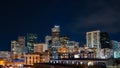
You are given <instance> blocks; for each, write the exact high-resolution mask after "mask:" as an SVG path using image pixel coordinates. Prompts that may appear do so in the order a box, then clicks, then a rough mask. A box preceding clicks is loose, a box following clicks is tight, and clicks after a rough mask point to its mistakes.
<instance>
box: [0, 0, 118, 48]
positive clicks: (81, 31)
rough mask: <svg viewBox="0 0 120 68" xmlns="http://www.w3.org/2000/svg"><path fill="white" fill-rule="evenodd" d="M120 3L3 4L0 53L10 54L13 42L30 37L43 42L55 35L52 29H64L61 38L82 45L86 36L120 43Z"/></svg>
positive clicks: (55, 0)
mask: <svg viewBox="0 0 120 68" xmlns="http://www.w3.org/2000/svg"><path fill="white" fill-rule="evenodd" d="M119 3H120V1H119V0H116V1H112V0H109V1H106V0H98V1H94V0H93V1H89V0H85V1H80V0H76V1H72V0H66V1H64V0H51V1H48V0H46V1H32V0H29V1H22V0H20V1H19V0H18V1H15V0H13V1H2V2H0V6H1V7H0V8H1V9H0V18H1V19H0V23H1V24H0V28H1V29H0V32H1V33H0V50H10V41H11V40H16V39H17V37H18V36H26V34H27V33H36V34H38V36H39V38H40V40H39V41H40V42H44V38H45V36H46V35H51V28H52V27H53V26H54V25H60V27H61V35H68V36H69V37H70V38H71V40H75V41H78V42H79V43H80V44H85V42H86V37H85V36H86V32H87V31H94V30H101V31H105V32H108V34H109V35H110V38H111V40H117V41H120V38H119V34H120V30H119V29H120V27H119V26H120V23H119V22H120V20H119V18H120V12H119V11H120V9H119V7H120V5H119Z"/></svg>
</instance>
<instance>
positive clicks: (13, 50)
mask: <svg viewBox="0 0 120 68" xmlns="http://www.w3.org/2000/svg"><path fill="white" fill-rule="evenodd" d="M11 53H12V54H20V47H19V45H18V43H17V41H15V40H13V41H11Z"/></svg>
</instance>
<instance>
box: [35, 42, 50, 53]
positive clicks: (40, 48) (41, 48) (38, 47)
mask: <svg viewBox="0 0 120 68" xmlns="http://www.w3.org/2000/svg"><path fill="white" fill-rule="evenodd" d="M47 49H48V47H47V44H44V43H39V44H34V52H35V53H36V52H37V53H43V52H45V51H46V50H47Z"/></svg>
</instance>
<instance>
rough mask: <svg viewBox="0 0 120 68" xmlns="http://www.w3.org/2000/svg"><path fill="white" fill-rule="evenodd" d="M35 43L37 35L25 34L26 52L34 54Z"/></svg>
mask: <svg viewBox="0 0 120 68" xmlns="http://www.w3.org/2000/svg"><path fill="white" fill-rule="evenodd" d="M36 42H37V34H32V33H29V34H27V50H28V53H33V52H34V43H36Z"/></svg>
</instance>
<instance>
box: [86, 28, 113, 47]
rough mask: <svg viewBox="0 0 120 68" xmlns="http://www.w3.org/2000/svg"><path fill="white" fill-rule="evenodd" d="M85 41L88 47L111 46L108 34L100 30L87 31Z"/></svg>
mask: <svg viewBox="0 0 120 68" xmlns="http://www.w3.org/2000/svg"><path fill="white" fill-rule="evenodd" d="M86 42H87V46H88V47H89V48H111V46H110V38H109V35H108V34H107V33H106V32H101V31H100V30H97V31H91V32H87V33H86Z"/></svg>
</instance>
